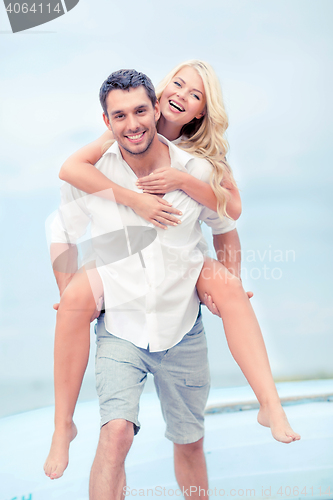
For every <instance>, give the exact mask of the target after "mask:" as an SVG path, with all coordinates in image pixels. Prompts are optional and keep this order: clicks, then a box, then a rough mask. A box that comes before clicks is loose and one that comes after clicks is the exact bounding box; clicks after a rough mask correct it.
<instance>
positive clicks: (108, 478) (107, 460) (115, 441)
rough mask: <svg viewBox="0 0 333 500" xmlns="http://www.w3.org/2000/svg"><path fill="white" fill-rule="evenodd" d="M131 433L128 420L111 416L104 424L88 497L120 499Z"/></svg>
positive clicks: (131, 424) (94, 498)
mask: <svg viewBox="0 0 333 500" xmlns="http://www.w3.org/2000/svg"><path fill="white" fill-rule="evenodd" d="M133 436H134V428H133V423H132V422H128V421H127V420H123V419H116V420H111V421H110V422H108V423H107V424H105V425H103V427H102V428H101V432H100V437H99V443H98V447H97V451H96V456H95V460H94V463H93V465H92V468H91V474H90V484H89V499H90V500H121V499H122V498H123V497H124V487H125V486H126V477H125V467H124V463H125V458H126V456H127V453H128V452H129V449H130V447H131V445H132V441H133Z"/></svg>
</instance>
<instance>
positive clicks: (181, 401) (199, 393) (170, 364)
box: [96, 314, 210, 444]
mask: <svg viewBox="0 0 333 500" xmlns="http://www.w3.org/2000/svg"><path fill="white" fill-rule="evenodd" d="M96 333H97V340H96V342H97V351H96V388H97V393H98V397H99V404H100V413H101V426H103V425H105V424H106V423H107V422H109V421H110V420H114V419H118V418H121V419H125V420H128V421H129V422H133V424H134V432H135V434H136V433H137V432H138V431H139V429H140V423H139V420H138V413H139V399H140V396H141V393H142V390H143V388H144V384H145V382H146V379H147V373H148V372H150V373H152V374H153V375H154V382H155V386H156V390H157V394H158V396H159V399H160V402H161V408H162V413H163V417H164V420H165V422H166V433H165V436H166V437H167V438H168V439H170V440H171V441H173V442H174V443H178V444H188V443H193V442H196V441H198V440H199V439H200V438H202V437H203V435H204V410H205V406H206V402H207V397H208V392H209V386H210V379H209V368H208V359H207V343H206V336H205V332H204V329H203V325H202V321H201V314H199V316H198V318H197V320H196V323H195V325H194V326H193V328H192V329H191V330H190V331H189V332H188V333H187V334H186V335H185V336H184V337H183V339H182V340H181V341H180V342H179V343H178V344H177V345H175V346H174V347H171V348H170V349H168V350H166V351H159V352H149V351H148V350H147V349H141V348H140V347H136V346H135V345H134V344H132V343H131V342H128V341H127V340H123V339H120V338H118V337H115V336H114V335H111V334H110V333H109V332H107V331H106V329H105V326H104V315H102V316H101V317H100V318H99V319H98V323H97V328H96Z"/></svg>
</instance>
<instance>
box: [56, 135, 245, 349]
mask: <svg viewBox="0 0 333 500" xmlns="http://www.w3.org/2000/svg"><path fill="white" fill-rule="evenodd" d="M159 140H160V141H162V142H164V143H165V144H166V145H167V146H168V147H169V154H170V159H171V167H172V168H177V169H179V170H182V171H186V172H188V173H189V174H191V175H193V176H195V177H196V178H198V179H200V180H203V181H205V182H209V178H210V174H211V169H212V167H211V165H210V164H209V162H208V161H206V160H203V159H199V158H194V157H193V156H192V155H190V154H188V153H187V152H185V151H183V150H181V149H179V148H178V147H176V146H175V145H174V144H172V143H170V142H169V141H167V140H166V139H165V138H164V137H163V136H159ZM96 167H97V168H98V169H99V170H100V171H101V172H102V173H103V174H104V175H106V176H107V177H108V178H109V179H111V180H112V181H113V182H115V183H117V184H119V185H120V186H123V187H124V188H128V189H131V190H133V191H136V192H140V190H139V189H138V188H137V187H136V184H135V182H136V181H137V176H136V175H135V173H134V172H133V170H132V169H131V168H130V166H129V165H128V164H127V163H126V162H125V161H124V159H123V157H122V155H121V152H120V150H119V147H118V144H117V143H114V144H113V145H112V146H111V148H110V149H109V150H108V151H107V152H106V153H105V154H104V155H103V157H102V158H101V159H100V160H99V162H98V163H97V164H96ZM108 191H111V190H108ZM104 194H107V193H104ZM61 195H62V199H61V205H60V208H59V211H58V214H57V216H56V218H55V220H54V222H53V223H52V227H51V232H52V236H51V241H52V242H53V243H71V244H76V243H77V242H78V240H79V239H80V238H81V240H82V236H83V235H85V238H86V240H89V241H90V242H91V246H92V247H93V250H94V251H93V259H94V260H95V262H96V267H97V270H98V272H99V275H100V277H101V279H102V282H103V287H104V304H105V327H106V330H107V331H108V332H109V333H111V334H113V335H115V336H117V337H120V338H122V339H125V340H128V341H130V342H132V343H133V344H135V345H136V346H138V347H141V348H149V350H150V351H162V350H166V349H169V348H171V347H172V346H174V345H176V344H177V343H178V342H180V340H181V339H182V338H183V336H184V335H185V334H186V333H187V332H189V331H190V330H191V328H192V327H193V325H194V323H195V321H196V317H197V315H198V308H199V299H198V296H197V293H196V288H195V286H196V282H197V279H198V277H199V274H200V271H201V269H202V265H203V261H204V254H205V253H206V251H207V244H206V242H205V240H204V238H203V235H202V232H201V227H200V223H199V220H201V221H204V222H205V223H206V224H208V225H209V226H210V227H211V228H212V232H213V234H222V233H226V232H228V231H231V230H233V229H234V228H235V227H236V224H235V222H233V221H231V220H230V219H227V218H223V219H220V218H219V216H218V215H217V213H216V212H214V211H212V210H210V209H208V208H206V207H204V206H203V205H201V204H200V203H197V202H196V201H195V200H193V199H192V198H190V197H189V196H188V195H187V194H186V193H185V192H184V191H181V190H176V191H172V192H170V193H167V194H166V195H165V196H164V199H165V200H167V201H168V202H170V203H171V204H172V206H173V207H174V208H177V209H178V210H180V211H181V212H182V214H183V215H182V216H181V217H180V219H181V221H182V223H181V224H178V225H177V226H168V229H167V230H165V229H160V228H157V227H155V226H154V225H153V224H150V223H148V222H147V221H146V220H144V219H143V218H141V217H140V216H138V215H137V214H136V213H135V212H134V211H133V210H132V209H131V208H129V207H126V206H124V205H118V204H117V203H115V202H114V201H112V193H109V196H108V197H109V199H108V200H107V199H105V198H102V197H100V196H96V195H87V194H86V193H84V192H82V191H80V190H78V189H76V188H74V187H73V186H71V185H70V184H64V185H63V187H62V189H61ZM88 228H89V231H90V234H88V235H87V230H88ZM84 245H85V244H84V243H83V246H84ZM87 245H88V243H86V246H87ZM88 276H89V271H88Z"/></svg>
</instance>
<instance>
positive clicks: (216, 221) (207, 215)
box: [199, 206, 236, 234]
mask: <svg viewBox="0 0 333 500" xmlns="http://www.w3.org/2000/svg"><path fill="white" fill-rule="evenodd" d="M199 219H200V220H202V221H203V222H205V223H206V224H207V226H209V227H211V228H212V233H213V234H224V233H228V232H229V231H232V230H233V229H236V221H234V220H231V219H228V217H223V218H222V219H221V218H220V217H219V216H218V214H217V213H216V212H213V210H210V209H209V208H206V207H204V206H203V207H202V210H201V212H200V215H199Z"/></svg>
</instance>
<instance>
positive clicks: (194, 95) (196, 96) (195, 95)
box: [192, 94, 200, 101]
mask: <svg viewBox="0 0 333 500" xmlns="http://www.w3.org/2000/svg"><path fill="white" fill-rule="evenodd" d="M192 95H193V97H195V98H196V99H198V101H200V97H199V96H198V95H197V94H192Z"/></svg>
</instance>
